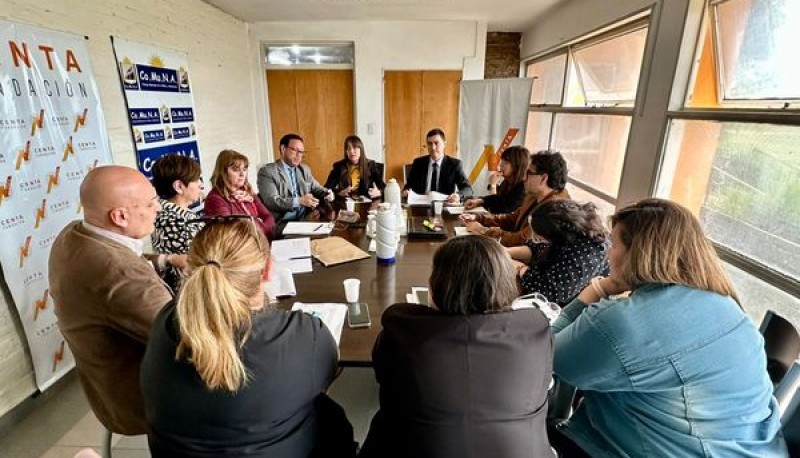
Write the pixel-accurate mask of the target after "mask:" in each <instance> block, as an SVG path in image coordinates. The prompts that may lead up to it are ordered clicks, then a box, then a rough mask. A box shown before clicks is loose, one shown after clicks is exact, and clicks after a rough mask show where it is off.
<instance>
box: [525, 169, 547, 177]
mask: <svg viewBox="0 0 800 458" xmlns="http://www.w3.org/2000/svg"><path fill="white" fill-rule="evenodd" d="M525 175H526V176H529V177H532V176H534V175H544V173H541V172H531V169H528V170H526V171H525Z"/></svg>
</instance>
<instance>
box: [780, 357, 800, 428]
mask: <svg viewBox="0 0 800 458" xmlns="http://www.w3.org/2000/svg"><path fill="white" fill-rule="evenodd" d="M798 388H800V361H795V362H794V363H792V367H790V368H789V370H788V371H787V372H786V375H784V376H783V379H782V380H781V383H779V384H778V386H776V387H775V392H774V394H775V399H776V400H777V401H778V408H779V409H780V411H781V420H783V418H785V417H787V416H790V415H792V414H793V412H794V410H796V409H797V406H798V404H800V396H798V395H797V390H798Z"/></svg>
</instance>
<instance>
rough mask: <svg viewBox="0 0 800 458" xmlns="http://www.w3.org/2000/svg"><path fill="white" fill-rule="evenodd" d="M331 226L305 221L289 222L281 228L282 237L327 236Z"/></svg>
mask: <svg viewBox="0 0 800 458" xmlns="http://www.w3.org/2000/svg"><path fill="white" fill-rule="evenodd" d="M332 229H333V225H332V224H329V223H315V222H307V221H290V222H289V223H288V224H286V227H285V228H283V235H328V234H330V233H331V230H332Z"/></svg>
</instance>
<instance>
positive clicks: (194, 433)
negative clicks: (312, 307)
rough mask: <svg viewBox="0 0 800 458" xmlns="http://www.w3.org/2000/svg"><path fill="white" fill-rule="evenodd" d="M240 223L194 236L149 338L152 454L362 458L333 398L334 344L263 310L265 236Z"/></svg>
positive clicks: (323, 332)
mask: <svg viewBox="0 0 800 458" xmlns="http://www.w3.org/2000/svg"><path fill="white" fill-rule="evenodd" d="M233 218H237V217H231V218H223V219H222V220H220V221H212V222H210V223H208V224H207V225H206V227H205V228H204V229H203V230H202V231H200V233H199V234H198V235H197V236H196V237H195V239H194V241H193V242H192V245H191V248H190V250H189V256H188V263H189V268H190V272H191V273H190V274H189V276H188V277H187V278H186V279H185V281H184V285H183V289H182V290H181V294H180V295H179V296H178V299H177V301H176V303H174V304H169V305H167V306H166V307H165V308H164V309H163V310H162V311H161V312H160V313H159V315H158V317H157V318H156V321H155V323H154V324H153V329H152V331H151V332H150V339H149V341H148V345H147V351H146V353H145V356H144V359H143V361H142V366H141V384H142V394H143V396H144V400H145V409H146V414H147V420H148V423H149V424H150V428H151V431H150V433H149V434H148V441H149V444H150V451H151V453H152V455H153V457H156V458H158V457H170V458H174V457H297V458H301V457H302V458H306V457H309V456H353V454H354V447H353V436H352V428H351V427H350V425H349V423H348V422H347V419H346V418H345V416H344V412H343V411H342V410H341V408H340V407H338V406H337V405H336V404H335V403H334V402H333V401H332V400H330V398H327V397H326V396H325V395H324V391H325V389H326V388H327V386H328V384H330V382H331V381H332V380H333V376H334V372H335V370H336V362H337V350H336V343H335V341H334V340H333V337H332V336H331V334H330V332H329V331H328V330H327V328H326V327H325V326H324V325H323V324H322V322H321V321H320V320H319V319H318V318H315V317H312V316H309V315H306V314H303V313H302V312H286V311H283V310H276V309H271V308H266V307H265V306H264V286H265V281H267V280H268V279H269V276H270V273H271V270H272V263H271V262H270V261H269V245H268V244H267V239H266V237H264V234H263V233H262V232H261V231H260V230H259V229H257V228H256V226H255V224H254V223H253V221H252V220H250V219H248V218H247V217H244V218H242V217H241V216H240V217H238V219H233Z"/></svg>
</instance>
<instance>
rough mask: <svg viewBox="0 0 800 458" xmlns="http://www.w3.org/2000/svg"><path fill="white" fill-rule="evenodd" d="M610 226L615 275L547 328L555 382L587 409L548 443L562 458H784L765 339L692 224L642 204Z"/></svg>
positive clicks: (681, 211)
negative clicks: (579, 393)
mask: <svg viewBox="0 0 800 458" xmlns="http://www.w3.org/2000/svg"><path fill="white" fill-rule="evenodd" d="M611 223H612V231H611V248H610V249H609V252H608V257H609V263H610V266H611V274H610V275H609V276H608V277H604V278H597V279H593V280H592V282H591V284H590V285H589V286H587V287H586V288H584V289H583V291H581V293H580V295H579V296H578V298H577V299H575V300H574V301H572V303H570V305H568V306H567V307H566V308H565V309H564V311H563V312H562V314H561V316H560V317H559V318H558V319H557V320H556V322H555V323H554V325H553V330H554V331H555V332H556V340H555V347H556V351H555V359H554V363H553V369H554V372H555V373H556V375H558V376H559V377H560V378H561V379H563V380H564V381H565V382H567V383H569V384H570V385H573V386H575V387H577V388H578V389H581V390H584V398H583V402H582V403H581V405H580V407H578V409H577V410H576V411H575V413H574V414H573V416H572V418H570V420H569V422H568V423H566V424H565V425H564V426H561V427H560V428H558V429H557V430H554V431H553V432H552V433H551V436H550V437H551V441H554V442H555V443H556V444H558V446H560V448H561V449H562V452H564V454H565V455H566V456H590V455H591V456H748V457H766V456H770V457H773V456H774V457H778V456H781V457H782V456H788V455H787V452H786V446H785V444H784V441H783V437H782V435H781V434H780V431H779V430H780V418H779V417H780V413H779V410H778V405H777V402H776V401H775V398H774V397H773V396H772V382H771V381H770V378H769V376H768V375H767V371H766V365H767V363H766V357H765V354H764V340H763V339H762V337H761V335H760V334H759V332H758V329H756V327H755V326H754V325H753V323H752V321H751V320H750V318H748V316H747V315H746V314H745V313H744V312H743V311H742V309H741V307H740V304H739V300H738V298H737V296H736V292H735V291H734V289H733V285H731V282H730V280H728V276H727V275H726V274H725V271H724V270H723V268H722V265H721V263H720V260H719V258H718V257H717V254H716V252H715V251H714V247H713V246H712V244H711V243H710V242H709V240H708V239H706V237H705V236H704V235H703V230H702V228H701V227H700V223H699V222H698V221H697V219H696V218H695V217H694V216H693V215H692V214H691V213H690V212H689V210H687V209H686V208H684V207H681V206H680V205H678V204H675V203H672V202H669V201H666V200H660V199H647V200H643V201H641V202H639V203H636V204H633V205H630V206H628V207H625V208H622V209H620V210H618V211H617V213H616V214H615V215H614V216H612V218H611ZM624 292H630V295H628V296H626V297H619V298H614V297H613V296H616V295H619V294H621V293H624ZM565 436H566V437H565Z"/></svg>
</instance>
